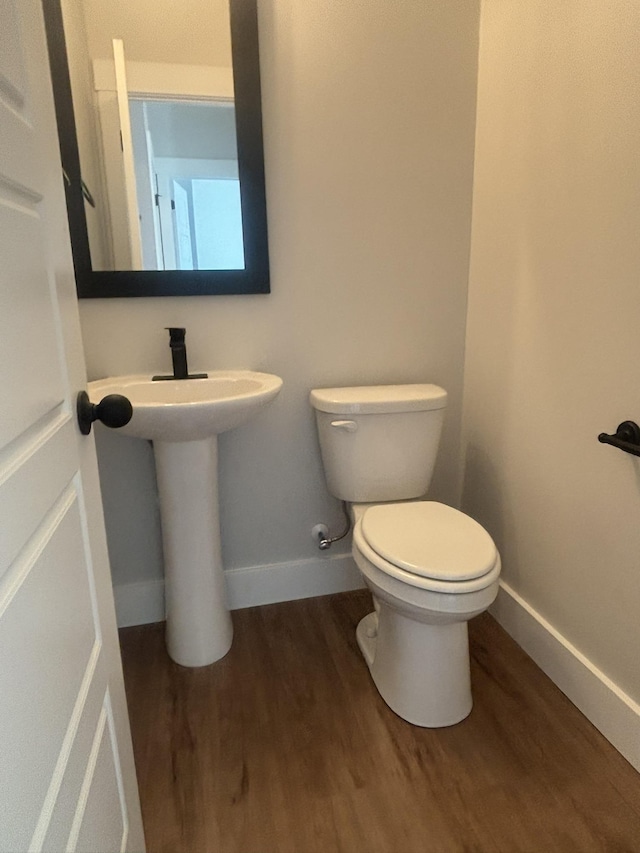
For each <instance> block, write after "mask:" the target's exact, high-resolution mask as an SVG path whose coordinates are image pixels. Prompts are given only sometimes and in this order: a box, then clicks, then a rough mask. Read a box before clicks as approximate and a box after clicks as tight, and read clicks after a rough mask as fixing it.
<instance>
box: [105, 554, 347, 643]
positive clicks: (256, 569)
mask: <svg viewBox="0 0 640 853" xmlns="http://www.w3.org/2000/svg"><path fill="white" fill-rule="evenodd" d="M225 578H226V583H227V601H228V602H229V607H230V608H231V610H240V609H241V608H243V607H255V606H256V605H259V604H274V603H275V602H278V601H293V600H294V599H297V598H311V597H312V596H316V595H329V594H331V593H333V592H346V591H347V590H350V589H361V588H362V587H363V586H364V583H363V581H362V576H361V575H360V572H359V571H358V568H357V566H356V564H355V563H354V561H353V558H352V557H351V555H350V554H336V555H335V556H326V557H316V558H314V559H311V560H296V561H293V562H288V563H270V564H267V565H264V566H248V567H246V568H239V569H227V570H226V571H225ZM113 592H114V597H115V603H116V616H117V620H118V627H119V628H127V627H129V626H131V625H146V624H148V623H149V622H161V621H162V620H163V619H164V581H163V580H150V581H139V582H137V583H127V584H119V585H117V586H115V587H114V590H113Z"/></svg>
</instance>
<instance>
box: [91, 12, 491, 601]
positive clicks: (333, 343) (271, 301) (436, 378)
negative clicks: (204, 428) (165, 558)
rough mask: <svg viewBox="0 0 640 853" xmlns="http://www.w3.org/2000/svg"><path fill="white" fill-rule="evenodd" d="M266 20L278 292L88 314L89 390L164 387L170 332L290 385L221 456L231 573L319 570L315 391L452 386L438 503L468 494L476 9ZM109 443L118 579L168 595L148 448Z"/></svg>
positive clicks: (114, 306) (327, 516) (199, 353)
mask: <svg viewBox="0 0 640 853" xmlns="http://www.w3.org/2000/svg"><path fill="white" fill-rule="evenodd" d="M259 8H260V22H259V23H260V37H261V66H262V91H263V112H264V133H265V157H266V172H267V196H268V215H269V242H270V254H271V273H272V293H271V294H270V295H262V296H257V295H256V296H233V297H189V298H182V299H181V298H165V299H129V300H84V301H83V302H82V303H81V305H80V308H81V314H82V321H83V330H84V339H85V346H86V355H87V362H88V368H89V371H90V377H91V378H97V377H101V376H106V375H109V374H118V373H130V372H136V371H143V372H144V371H148V372H157V371H164V370H167V369H168V368H169V367H170V355H169V347H168V338H167V333H166V332H165V331H164V328H163V327H165V326H169V325H174V326H176V325H184V326H186V328H187V330H188V333H187V343H188V347H189V355H190V365H191V366H192V367H193V368H194V369H203V368H205V369H206V368H209V369H215V368H225V367H236V368H241V367H248V368H255V369H258V370H265V371H272V372H275V373H277V374H279V375H280V376H282V377H283V379H284V389H283V391H282V393H281V395H280V397H279V398H278V399H277V400H276V401H275V403H274V404H273V405H272V406H271V408H270V409H268V410H266V411H265V412H264V413H263V414H261V415H260V417H258V418H257V419H256V420H255V421H254V422H253V423H250V424H248V425H246V426H245V427H243V428H240V429H238V430H236V431H235V432H232V433H229V434H226V435H223V436H222V437H221V440H220V445H221V492H222V530H223V540H224V558H225V561H226V565H227V566H229V567H246V566H256V565H264V564H270V563H281V562H287V561H288V562H291V561H297V560H305V559H311V558H315V557H317V556H319V553H318V551H317V549H316V547H315V545H314V543H313V542H312V540H311V536H310V530H311V527H312V526H313V525H314V524H315V523H317V522H319V521H324V522H326V523H329V524H331V525H332V527H334V528H338V527H341V525H342V518H341V514H340V510H339V505H338V503H337V502H336V501H334V500H333V499H332V498H330V496H329V495H328V493H327V490H326V487H325V484H324V480H323V475H322V470H321V465H320V458H319V451H318V447H317V439H316V435H315V425H314V420H313V416H312V412H311V410H310V408H309V406H308V402H307V398H308V393H309V390H310V389H311V388H313V387H320V386H326V385H333V384H338V385H347V384H354V383H379V382H415V381H429V382H436V383H439V384H441V385H443V386H444V387H445V388H447V389H448V391H449V392H450V395H451V396H450V406H449V411H448V414H447V421H446V425H445V434H444V439H443V443H442V448H441V453H440V457H439V461H438V466H437V470H436V474H435V477H434V483H433V489H432V493H431V494H432V496H433V497H435V498H439V499H441V500H444V501H446V502H449V503H452V504H456V503H457V502H458V500H459V493H460V465H459V425H460V414H461V393H462V368H463V348H464V334H465V311H466V292H467V278H468V255H469V235H470V211H471V185H472V163H473V139H474V111H475V93H476V63H477V37H478V6H477V4H476V3H475V2H469V0H453V1H452V0H449V2H446V3H443V2H440V0H432V2H409V3H403V4H400V5H398V4H390V3H388V0H367V1H366V2H349V3H344V2H342V0H307V2H305V3H300V2H299V0H261V2H260V4H259ZM103 439H104V437H103ZM102 445H103V446H102V448H101V451H102V452H101V461H102V474H103V483H104V490H105V506H106V511H107V527H108V531H109V540H110V550H111V556H112V563H113V570H114V579H115V581H116V583H118V584H121V583H124V582H131V581H140V580H145V579H153V578H156V577H158V576H159V574H160V571H161V564H160V559H159V545H158V542H159V539H158V533H157V510H156V507H155V497H154V484H153V476H152V471H153V468H152V457H151V452H150V448H149V446H148V445H147V444H146V443H144V442H136V441H135V440H129V441H125V440H123V439H122V437H119V436H115V435H114V436H109V437H108V441H105V440H103V441H102ZM107 445H108V446H107ZM150 531H152V532H150ZM341 546H342V547H341V550H343V551H345V550H348V548H349V545H348V543H346V542H345V543H341ZM320 565H322V564H320Z"/></svg>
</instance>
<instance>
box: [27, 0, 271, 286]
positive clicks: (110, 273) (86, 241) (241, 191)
mask: <svg viewBox="0 0 640 853" xmlns="http://www.w3.org/2000/svg"><path fill="white" fill-rule="evenodd" d="M43 4H44V9H45V19H46V25H47V38H48V42H49V53H50V61H51V70H52V78H53V84H54V95H55V101H56V113H57V119H58V128H59V133H60V147H61V154H62V163H63V171H64V178H65V189H66V193H67V208H68V212H69V224H70V229H71V240H72V247H73V254H74V263H75V268H76V278H77V281H78V294H79V296H85V297H86V296H88V297H105V296H156V295H188V294H216V293H225V294H228V293H264V292H268V291H269V268H268V249H267V230H266V201H265V188H264V160H263V153H262V117H261V104H260V74H259V57H258V33H257V10H256V0H190V2H189V3H188V4H182V3H178V2H176V0H136V2H131V0H43Z"/></svg>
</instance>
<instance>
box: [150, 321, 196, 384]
mask: <svg viewBox="0 0 640 853" xmlns="http://www.w3.org/2000/svg"><path fill="white" fill-rule="evenodd" d="M165 328H166V329H167V331H168V332H169V346H170V347H171V359H172V361H173V376H154V377H153V381H154V382H156V381H158V380H161V379H206V378H207V374H206V373H191V374H190V373H189V368H188V367H187V345H186V344H185V342H184V338H185V335H186V333H187V330H186V329H180V328H176V327H175V326H166V327H165Z"/></svg>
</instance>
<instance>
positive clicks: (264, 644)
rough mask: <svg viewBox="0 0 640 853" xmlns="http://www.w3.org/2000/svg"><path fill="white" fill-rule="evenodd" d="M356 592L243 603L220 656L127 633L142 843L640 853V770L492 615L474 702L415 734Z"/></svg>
mask: <svg viewBox="0 0 640 853" xmlns="http://www.w3.org/2000/svg"><path fill="white" fill-rule="evenodd" d="M370 609H371V599H370V597H369V596H368V594H367V593H365V592H364V591H357V592H354V593H345V594H341V595H335V596H326V597H324V598H318V599H307V600H304V601H295V602H287V603H285V604H277V605H270V606H268V607H262V608H252V609H249V610H242V611H236V612H235V613H234V614H233V620H234V626H235V638H234V644H233V647H232V649H231V651H230V652H229V654H228V655H227V657H226V658H224V660H222V661H219V662H218V663H216V664H213V665H212V666H209V667H203V668H201V669H197V670H189V669H185V668H183V667H180V666H178V665H176V664H174V663H172V662H171V661H170V660H169V658H168V657H167V655H166V652H165V649H164V638H163V626H162V625H152V626H142V627H140V628H130V629H125V630H123V631H122V632H121V642H122V653H123V662H124V668H125V681H126V686H127V697H128V702H129V711H130V716H131V724H132V734H133V739H134V749H135V755H136V766H137V770H138V779H139V783H140V793H141V799H142V808H143V819H144V823H145V831H146V835H147V845H148V850H149V853H218V851H219V853H316V851H317V853H327V851H336V853H338V851H339V852H340V853H342V851H344V853H449V851H451V853H476V852H477V853H500V851H504V853H537V851H544V853H573V851H575V853H591V851H594V853H595V852H596V851H602V852H603V853H613V851H629V853H633V851H636V853H638V852H639V851H640V776H639V775H638V774H637V773H636V772H635V770H633V768H632V767H631V766H630V765H629V764H628V763H627V762H626V761H625V760H624V759H623V758H622V756H620V755H619V753H617V752H616V751H615V750H614V749H613V748H612V747H611V745H610V744H609V743H608V742H607V741H606V740H605V739H604V738H603V737H602V735H600V734H599V732H597V731H596V730H595V729H594V728H593V727H592V726H591V725H590V724H589V723H588V721H587V720H586V719H585V718H584V717H583V715H582V714H580V712H579V711H578V710H577V709H576V708H575V707H574V706H573V705H572V704H571V703H570V702H569V700H568V699H567V698H566V697H565V696H564V695H563V694H562V693H561V692H560V691H559V690H558V689H557V688H556V687H555V685H553V684H552V682H551V681H550V680H549V679H548V678H547V677H546V676H545V675H544V674H543V673H542V672H541V671H540V670H539V669H538V667H537V666H535V664H534V663H533V662H532V661H531V660H530V658H528V657H527V656H526V655H525V654H524V652H522V650H521V649H519V648H518V646H517V645H516V644H515V643H514V642H513V641H512V640H511V639H510V638H509V637H508V636H507V635H506V634H505V632H504V631H503V630H502V629H501V628H500V627H499V626H498V625H497V624H496V623H495V622H494V620H493V619H491V617H490V616H488V615H487V614H483V615H482V616H480V617H478V618H477V619H475V620H473V622H472V623H471V626H470V639H471V654H472V683H473V691H474V709H473V711H472V713H471V715H470V716H469V717H468V718H467V720H465V721H463V722H462V723H460V724H459V725H457V726H452V727H451V728H447V729H436V730H430V729H420V728H417V727H415V726H410V725H409V724H407V723H405V722H404V721H403V720H401V719H400V718H399V717H397V716H396V715H395V714H394V713H393V712H392V711H391V710H390V709H389V708H388V707H387V706H386V704H385V703H384V701H383V700H382V699H381V697H380V696H379V694H378V693H377V691H376V689H375V686H374V685H373V682H372V681H371V678H370V676H369V672H368V669H367V667H366V664H365V663H364V660H363V659H362V656H361V655H360V651H359V649H358V646H357V643H356V639H355V627H356V625H357V623H358V621H359V620H360V619H361V618H362V616H364V615H365V614H366V613H367V612H368V611H369V610H370Z"/></svg>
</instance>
